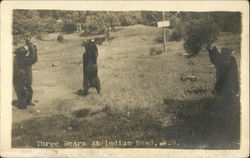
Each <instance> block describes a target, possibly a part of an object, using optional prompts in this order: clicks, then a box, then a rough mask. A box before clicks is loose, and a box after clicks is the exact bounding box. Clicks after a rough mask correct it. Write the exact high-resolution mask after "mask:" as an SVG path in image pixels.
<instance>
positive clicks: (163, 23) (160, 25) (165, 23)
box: [157, 21, 170, 27]
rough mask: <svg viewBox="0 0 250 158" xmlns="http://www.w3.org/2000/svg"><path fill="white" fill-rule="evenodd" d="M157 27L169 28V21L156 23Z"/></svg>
mask: <svg viewBox="0 0 250 158" xmlns="http://www.w3.org/2000/svg"><path fill="white" fill-rule="evenodd" d="M157 25H158V27H168V26H170V21H160V22H158V23H157Z"/></svg>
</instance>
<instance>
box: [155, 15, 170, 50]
mask: <svg viewBox="0 0 250 158" xmlns="http://www.w3.org/2000/svg"><path fill="white" fill-rule="evenodd" d="M162 20H163V21H159V22H158V23H157V25H158V27H163V40H164V42H163V49H164V53H166V47H165V44H166V36H165V35H166V29H165V28H166V27H169V26H170V21H166V20H165V12H162Z"/></svg>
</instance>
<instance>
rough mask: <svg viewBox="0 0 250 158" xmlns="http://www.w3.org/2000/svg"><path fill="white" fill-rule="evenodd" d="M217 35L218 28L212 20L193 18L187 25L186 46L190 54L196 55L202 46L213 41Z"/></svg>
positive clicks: (185, 33)
mask: <svg viewBox="0 0 250 158" xmlns="http://www.w3.org/2000/svg"><path fill="white" fill-rule="evenodd" d="M217 36H218V30H217V27H216V25H215V24H214V23H213V21H212V20H210V19H204V18H203V19H199V20H196V19H194V20H191V21H189V22H188V23H187V24H186V26H185V32H184V37H183V38H184V41H185V43H184V48H185V50H186V51H187V52H188V53H189V54H191V55H196V54H198V53H199V51H200V50H201V48H202V47H204V46H206V45H208V44H211V43H213V42H214V41H215V40H216V39H217Z"/></svg>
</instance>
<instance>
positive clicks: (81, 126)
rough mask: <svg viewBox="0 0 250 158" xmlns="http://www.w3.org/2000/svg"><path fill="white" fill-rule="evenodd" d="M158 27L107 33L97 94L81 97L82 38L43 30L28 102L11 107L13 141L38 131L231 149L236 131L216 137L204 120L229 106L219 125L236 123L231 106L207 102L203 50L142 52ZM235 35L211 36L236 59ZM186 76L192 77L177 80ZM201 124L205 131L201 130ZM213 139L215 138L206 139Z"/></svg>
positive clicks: (209, 79) (54, 136) (27, 141)
mask: <svg viewBox="0 0 250 158" xmlns="http://www.w3.org/2000/svg"><path fill="white" fill-rule="evenodd" d="M160 33H161V29H159V28H155V27H149V26H143V25H134V26H129V27H120V28H118V29H117V31H116V32H112V33H111V35H110V36H111V37H113V40H112V41H109V42H104V43H103V44H102V45H100V46H98V49H99V57H98V64H99V65H98V66H99V77H100V80H101V86H102V91H101V95H98V94H97V93H96V91H95V90H94V89H91V90H90V95H88V96H87V97H82V96H78V95H77V94H76V92H77V91H78V90H79V89H81V88H82V53H83V51H84V49H83V47H82V46H81V42H82V40H83V39H84V37H80V34H79V33H73V34H68V35H64V37H65V39H66V43H64V44H61V43H58V42H57V41H56V40H55V39H56V37H57V34H50V35H49V37H48V39H47V40H46V41H34V43H35V44H36V45H37V47H38V56H39V59H38V63H36V64H35V65H34V66H33V77H34V82H33V89H34V98H33V100H34V102H35V103H36V106H32V107H28V109H27V110H19V109H17V108H16V107H14V106H13V133H12V134H13V145H14V147H30V146H33V147H36V141H37V139H41V138H44V140H50V141H52V140H53V141H62V140H65V139H67V140H71V141H76V140H78V141H79V140H82V141H93V140H100V141H101V140H127V139H129V140H151V139H153V140H156V141H161V140H171V141H172V140H173V141H177V142H178V143H177V144H175V145H170V146H164V147H167V148H217V147H219V146H218V144H220V145H221V146H220V147H222V148H238V144H237V143H238V139H239V131H237V130H233V131H229V132H228V133H227V136H228V137H227V136H225V138H221V136H220V134H221V132H222V131H223V129H225V128H222V129H213V127H212V126H213V125H214V121H217V123H218V124H219V125H220V124H224V123H225V122H226V120H227V119H228V118H226V117H228V116H226V114H228V113H231V112H232V111H235V113H233V114H232V115H229V116H231V117H232V118H231V122H227V123H226V125H225V126H226V127H227V126H229V127H230V125H231V124H233V123H234V124H235V122H238V121H239V118H238V116H239V106H237V105H238V104H237V105H236V106H234V107H228V110H227V109H225V108H224V107H216V106H215V105H216V104H215V101H214V95H213V93H212V90H213V88H214V83H215V68H214V67H213V66H211V62H210V60H209V57H208V53H207V52H206V51H205V50H202V52H201V53H200V54H199V55H198V56H197V57H194V58H186V57H185V56H184V55H183V54H184V53H185V51H184V49H183V47H182V44H183V41H180V42H167V44H166V48H167V49H166V50H167V51H166V53H165V54H164V53H163V54H160V55H150V50H151V49H152V48H155V49H162V44H159V43H156V42H155V39H156V38H157V36H158V35H159V34H160ZM235 38H236V39H240V36H239V35H237V34H228V33H222V34H221V36H220V38H219V40H218V42H217V43H218V45H219V46H225V45H226V46H229V47H231V48H233V49H234V50H235V56H237V59H238V61H239V57H240V52H239V51H240V47H239V46H240V43H239V42H237V41H240V40H233V39H235ZM53 65H54V66H53ZM190 75H192V76H195V78H196V79H195V80H193V81H192V80H183V77H186V76H190ZM15 98H16V97H15V96H13V99H15ZM232 109H233V110H232ZM223 110H224V111H223ZM222 111H223V113H222ZM227 111H228V113H227ZM225 113H226V114H225ZM218 120H220V121H218ZM203 121H205V122H206V125H204V122H203ZM232 121H235V122H232ZM218 124H217V125H218ZM236 124H239V123H236ZM215 127H216V126H215ZM223 127H224V126H223ZM236 129H237V128H236ZM207 130H210V132H211V133H213V134H211V135H208V136H203V135H202V134H204V131H207ZM228 130H229V128H228ZM230 130H231V129H230ZM216 138H221V140H218V142H216V141H215V142H214V141H211V140H216ZM228 138H230V139H228ZM190 144H191V145H192V146H190ZM142 147H144V146H142Z"/></svg>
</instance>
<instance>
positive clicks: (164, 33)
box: [162, 11, 166, 53]
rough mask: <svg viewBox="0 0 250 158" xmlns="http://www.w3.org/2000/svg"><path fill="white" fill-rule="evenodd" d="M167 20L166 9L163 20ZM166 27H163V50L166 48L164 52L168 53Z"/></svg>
mask: <svg viewBox="0 0 250 158" xmlns="http://www.w3.org/2000/svg"><path fill="white" fill-rule="evenodd" d="M164 20H165V11H163V12H162V21H164ZM165 35H166V29H165V27H163V41H164V42H163V50H164V52H163V53H166V46H165V45H166V36H165Z"/></svg>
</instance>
